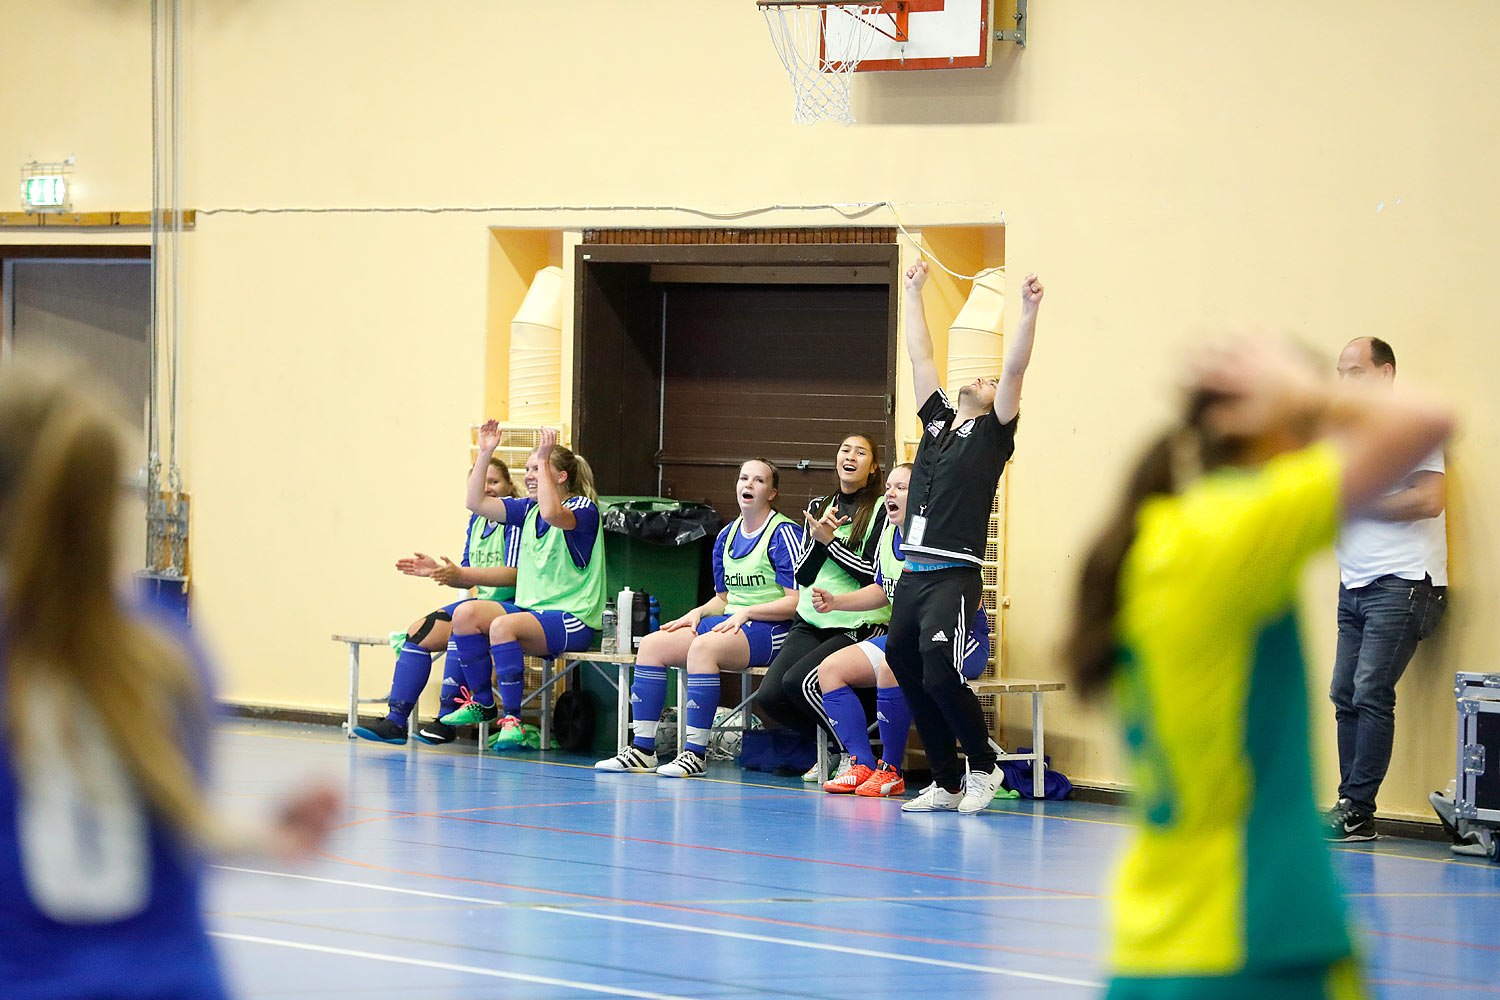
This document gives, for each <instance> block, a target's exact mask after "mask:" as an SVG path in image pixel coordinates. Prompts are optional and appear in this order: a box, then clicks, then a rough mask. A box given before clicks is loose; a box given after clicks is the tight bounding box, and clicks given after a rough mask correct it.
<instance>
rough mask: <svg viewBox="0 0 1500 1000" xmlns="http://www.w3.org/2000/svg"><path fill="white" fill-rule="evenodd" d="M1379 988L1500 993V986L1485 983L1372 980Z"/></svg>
mask: <svg viewBox="0 0 1500 1000" xmlns="http://www.w3.org/2000/svg"><path fill="white" fill-rule="evenodd" d="M1369 982H1371V983H1373V984H1375V985H1377V986H1417V987H1420V988H1422V989H1429V990H1463V991H1464V992H1466V993H1500V986H1488V985H1486V984H1484V983H1416V982H1412V981H1410V980H1407V979H1371V980H1369Z"/></svg>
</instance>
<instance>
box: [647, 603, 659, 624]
mask: <svg viewBox="0 0 1500 1000" xmlns="http://www.w3.org/2000/svg"><path fill="white" fill-rule="evenodd" d="M648 621H649V622H650V628H649V629H648V630H647V631H650V632H655V631H657V630H658V629H660V628H661V602H660V601H658V600H657V599H656V598H654V597H653V598H651V612H650V617H649V619H648Z"/></svg>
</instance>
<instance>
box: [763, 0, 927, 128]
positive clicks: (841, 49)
mask: <svg viewBox="0 0 1500 1000" xmlns="http://www.w3.org/2000/svg"><path fill="white" fill-rule="evenodd" d="M755 5H756V6H757V7H759V8H760V11H761V13H762V14H764V15H765V18H766V27H767V28H768V29H769V30H770V32H771V41H772V43H774V44H775V46H776V54H777V55H778V56H780V57H781V64H782V65H783V66H785V67H786V72H787V75H788V76H789V77H791V80H792V94H793V97H794V98H795V101H794V104H793V110H792V116H793V117H794V118H796V119H797V121H799V122H802V123H803V124H805V125H806V124H811V123H813V122H825V121H831V122H838V123H840V124H842V125H851V124H853V123H854V112H853V111H852V110H851V109H850V107H849V80H850V77H852V76H853V74H854V71H855V69H857V68H858V67H859V63H860V60H861V59H863V58H864V57H865V55H866V54H868V53H869V51H870V46H871V45H872V44H874V41H875V39H876V38H877V37H879V36H881V35H884V36H886V37H887V38H891V39H895V40H898V41H905V40H906V6H907V5H906V4H905V3H827V2H822V0H756V4H755ZM898 11H899V13H898ZM832 18H848V19H849V20H848V21H846V22H844V23H843V24H842V25H841V26H840V27H841V28H843V29H844V30H840V31H829V30H827V28H828V24H829V21H830V19H832Z"/></svg>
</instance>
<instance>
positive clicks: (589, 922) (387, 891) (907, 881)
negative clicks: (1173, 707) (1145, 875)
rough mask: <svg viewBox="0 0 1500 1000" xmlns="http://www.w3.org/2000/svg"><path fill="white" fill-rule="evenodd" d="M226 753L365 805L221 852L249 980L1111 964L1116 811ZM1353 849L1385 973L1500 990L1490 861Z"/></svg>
mask: <svg viewBox="0 0 1500 1000" xmlns="http://www.w3.org/2000/svg"><path fill="white" fill-rule="evenodd" d="M218 763H219V768H220V777H221V779H223V784H224V786H225V787H226V788H228V789H230V790H231V792H230V794H231V795H232V796H234V797H238V798H241V799H243V800H244V801H245V802H246V803H251V804H253V803H255V801H256V800H265V799H267V798H275V797H277V796H278V795H279V794H280V793H281V792H283V791H284V790H285V789H286V787H287V786H288V784H289V782H291V781H293V780H296V779H298V778H301V777H306V776H307V775H309V774H313V773H320V774H323V775H325V776H331V777H333V778H334V780H336V781H338V782H340V783H343V784H344V785H345V788H346V795H347V798H348V803H349V810H348V815H347V817H346V821H345V823H344V825H343V826H341V827H340V828H339V829H338V830H337V831H336V832H335V834H334V836H333V837H332V839H331V841H330V842H329V843H328V845H327V846H326V850H325V853H324V854H323V855H322V856H320V857H319V858H317V859H315V860H314V861H312V862H310V863H308V864H305V865H303V866H301V867H298V868H296V869H293V870H285V871H282V870H277V868H276V866H274V865H268V864H265V863H249V864H244V865H226V866H218V867H216V868H215V869H214V871H213V873H212V878H211V880H210V885H209V891H208V897H207V906H208V909H209V911H210V925H211V928H212V930H213V932H214V934H215V936H216V938H217V943H218V945H219V947H220V948H221V953H222V954H223V956H224V960H225V967H226V971H227V973H228V975H229V977H230V980H231V983H232V984H233V985H234V986H235V987H236V988H237V989H238V991H239V995H240V996H242V997H247V998H272V997H275V998H297V997H309V998H310V997H341V996H349V997H355V996H363V997H398V996H405V997H442V998H451V1000H482V998H490V997H505V998H532V997H588V996H627V997H714V998H723V1000H729V998H766V997H826V998H833V997H838V998H844V997H848V998H860V1000H870V998H876V997H887V996H890V997H895V996H912V995H918V996H921V995H926V996H932V997H949V996H964V997H989V996H995V997H999V996H1005V997H1032V996H1035V997H1074V996H1079V997H1081V996H1089V995H1093V994H1095V993H1097V992H1098V986H1099V985H1100V982H1101V979H1102V971H1101V965H1100V960H1099V952H1100V947H1101V942H1102V931H1101V916H1102V908H1103V907H1102V903H1103V900H1102V899H1101V897H1100V893H1102V892H1104V891H1105V883H1106V877H1107V872H1108V869H1109V865H1110V861H1111V858H1112V856H1113V854H1114V852H1115V850H1116V849H1117V847H1118V846H1119V844H1120V843H1121V841H1122V838H1123V836H1124V833H1125V830H1124V827H1123V825H1122V823H1123V820H1124V815H1123V812H1122V811H1121V810H1120V809H1118V808H1114V807H1109V806H1100V805H1091V804H1087V803H1072V802H1062V803H1043V804H1035V803H1031V802H1028V801H1019V802H1017V801H1009V802H1007V801H998V802H997V803H996V804H995V805H994V806H993V807H992V811H991V812H989V813H987V814H983V815H980V816H975V817H959V816H957V815H951V814H949V815H937V816H913V815H902V814H901V813H900V811H899V807H898V804H897V803H896V802H894V801H881V800H877V799H856V798H853V797H843V796H837V797H836V796H831V795H824V794H822V793H821V792H814V791H809V790H808V787H807V786H805V785H803V784H802V783H801V782H800V781H797V780H796V779H783V778H776V777H771V776H768V775H758V774H755V773H753V772H741V771H740V770H739V769H738V768H736V767H734V766H733V765H732V764H716V765H714V767H713V768H712V769H711V770H710V772H709V777H708V778H706V779H691V780H686V781H681V780H677V781H674V780H671V779H664V778H658V777H656V776H655V775H620V774H600V773H596V772H595V771H594V770H593V767H592V764H593V759H592V758H591V757H590V758H587V759H586V758H583V757H579V756H576V755H568V754H559V753H550V754H540V755H538V754H535V753H532V754H528V755H524V756H523V755H515V756H510V757H500V756H497V755H494V754H489V755H486V756H484V757H479V756H477V755H476V754H475V753H474V752H473V749H472V745H471V746H470V747H469V748H468V749H467V750H463V749H460V748H456V747H443V748H433V747H426V746H423V747H421V748H420V749H410V748H406V747H388V746H382V745H379V744H373V743H367V742H364V741H351V740H346V739H345V738H344V737H343V734H342V733H341V732H339V731H337V730H333V729H320V728H316V727H308V726H295V725H289V724H276V723H248V722H242V721H235V722H231V723H229V724H228V726H227V727H226V731H225V732H224V733H223V736H222V739H221V747H220V754H219V760H218ZM1337 867H1338V869H1339V871H1340V872H1341V873H1342V875H1343V877H1344V879H1345V883H1346V886H1347V888H1348V891H1349V893H1350V897H1349V904H1350V908H1351V911H1352V913H1353V914H1354V917H1355V920H1356V921H1357V923H1358V925H1359V926H1360V927H1361V931H1360V933H1359V935H1358V936H1359V941H1360V944H1361V947H1363V949H1364V951H1365V954H1366V956H1367V959H1368V962H1367V965H1368V971H1369V976H1370V979H1371V981H1372V983H1373V984H1374V990H1375V992H1376V994H1377V995H1379V996H1384V997H1392V998H1396V997H1402V998H1405V997H1412V998H1416V997H1422V998H1427V1000H1432V998H1446V997H1464V996H1497V995H1500V866H1495V865H1491V864H1489V863H1487V862H1484V861H1481V860H1476V859H1467V858H1454V857H1453V856H1452V855H1450V854H1449V852H1448V849H1447V847H1446V846H1445V845H1443V844H1438V843H1429V842H1418V841H1406V840H1393V839H1383V840H1381V841H1378V842H1376V844H1374V845H1366V846H1362V847H1348V848H1340V849H1339V850H1338V851H1337Z"/></svg>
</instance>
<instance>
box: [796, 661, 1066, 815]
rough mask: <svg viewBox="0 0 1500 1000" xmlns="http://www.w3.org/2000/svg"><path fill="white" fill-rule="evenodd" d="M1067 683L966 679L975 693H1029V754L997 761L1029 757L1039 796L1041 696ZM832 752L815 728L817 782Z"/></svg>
mask: <svg viewBox="0 0 1500 1000" xmlns="http://www.w3.org/2000/svg"><path fill="white" fill-rule="evenodd" d="M1066 688H1067V684H1065V683H1064V682H1062V681H1033V680H1024V679H1022V678H1019V677H987V678H980V679H979V680H973V681H969V689H970V690H972V691H973V692H974V693H975V694H977V695H1007V694H1029V695H1031V752H1030V753H1002V754H1000V755H999V757H997V758H996V759H997V760H1029V761H1031V784H1032V791H1033V794H1035V795H1036V797H1037V798H1041V797H1042V796H1041V793H1042V791H1043V790H1044V789H1045V788H1046V785H1045V783H1044V779H1045V777H1046V773H1047V763H1046V755H1045V750H1044V748H1043V745H1042V744H1043V742H1044V737H1043V723H1042V695H1044V694H1046V693H1047V692H1049V691H1062V690H1065V689H1066ZM831 758H832V754H831V752H830V749H829V746H828V734H827V733H825V732H823V727H821V726H819V727H818V782H819V784H821V783H822V782H824V781H827V780H828V775H829V771H830V767H829V765H830V763H831Z"/></svg>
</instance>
